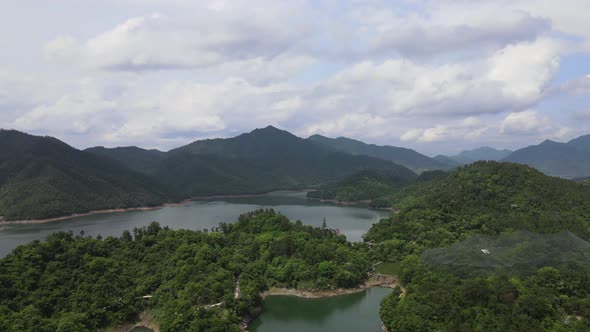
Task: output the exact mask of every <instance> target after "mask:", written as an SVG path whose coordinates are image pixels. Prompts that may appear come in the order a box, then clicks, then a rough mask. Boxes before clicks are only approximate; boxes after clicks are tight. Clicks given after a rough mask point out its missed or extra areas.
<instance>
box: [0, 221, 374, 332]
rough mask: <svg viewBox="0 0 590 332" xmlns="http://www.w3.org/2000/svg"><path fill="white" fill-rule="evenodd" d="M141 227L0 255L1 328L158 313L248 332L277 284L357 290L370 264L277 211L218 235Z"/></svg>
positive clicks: (91, 326) (327, 233) (186, 325)
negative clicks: (265, 294)
mask: <svg viewBox="0 0 590 332" xmlns="http://www.w3.org/2000/svg"><path fill="white" fill-rule="evenodd" d="M132 233H133V237H131V234H130V233H129V232H126V233H124V234H123V236H122V237H121V238H113V237H108V238H106V239H96V238H90V237H83V236H74V235H73V234H72V233H63V232H62V233H56V234H53V235H51V236H50V237H48V238H47V240H46V241H44V242H38V241H35V242H32V243H29V244H27V245H24V246H20V247H17V248H16V249H15V250H14V251H13V252H12V253H11V254H9V255H8V256H7V257H5V258H3V259H2V260H0V303H1V305H0V327H1V328H2V330H3V331H84V330H96V329H98V328H104V327H109V326H114V325H118V324H122V323H126V322H130V321H133V320H134V319H136V318H137V316H138V314H139V313H141V312H143V311H150V312H152V313H153V315H154V316H155V319H156V320H157V321H158V322H159V323H160V330H161V331H224V332H225V331H239V326H238V325H239V322H240V321H241V319H242V318H244V317H246V316H250V315H252V314H253V312H254V310H255V309H256V308H257V307H259V306H260V304H261V298H260V293H261V292H262V291H264V290H266V289H268V288H269V287H291V288H302V287H311V288H326V289H332V288H336V287H355V286H357V285H359V284H360V283H362V282H364V281H365V279H366V277H367V272H368V271H369V270H370V268H371V264H370V263H369V260H368V258H367V254H366V252H365V251H366V247H364V246H362V245H354V244H350V243H348V242H347V241H346V239H345V237H344V236H342V235H337V233H336V232H335V231H333V230H330V229H327V228H313V227H311V226H304V225H302V224H301V223H300V222H297V223H291V222H290V221H289V220H288V219H287V218H286V217H284V216H282V215H280V214H276V213H275V212H274V211H272V210H260V211H255V212H252V213H248V214H245V215H242V216H240V217H239V220H238V221H237V222H235V223H233V224H225V223H222V224H220V225H219V227H218V228H217V229H214V230H213V231H211V232H200V231H188V230H170V229H168V228H161V227H160V226H159V225H158V224H157V223H152V224H150V225H149V226H148V227H145V228H140V229H134V230H133V232H132ZM238 280H239V283H240V297H239V298H237V299H235V298H234V289H235V287H236V283H237V281H238ZM145 295H152V296H153V297H151V298H145V299H144V298H142V297H143V296H145ZM219 302H221V305H219V306H215V307H211V308H206V307H205V306H206V305H208V304H215V303H219Z"/></svg>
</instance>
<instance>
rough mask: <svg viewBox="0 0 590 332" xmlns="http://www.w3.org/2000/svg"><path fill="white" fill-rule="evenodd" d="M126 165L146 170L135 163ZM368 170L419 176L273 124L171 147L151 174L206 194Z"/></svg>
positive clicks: (297, 184)
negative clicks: (236, 134)
mask: <svg viewBox="0 0 590 332" xmlns="http://www.w3.org/2000/svg"><path fill="white" fill-rule="evenodd" d="M108 151H109V150H107V151H106V152H108ZM143 153H144V154H147V153H148V152H147V151H145V150H144V151H143ZM115 157H116V156H114V157H113V158H115ZM125 164H126V165H128V166H129V167H133V168H134V169H136V170H138V171H141V169H139V168H138V167H137V166H136V165H135V163H133V162H129V161H127V162H125ZM365 169H380V170H387V171H389V172H392V173H394V174H396V175H397V176H399V177H400V178H403V179H411V178H413V177H415V174H414V173H413V172H412V171H410V170H409V169H407V168H405V167H403V166H399V165H396V164H394V163H392V162H389V161H386V160H382V159H378V158H373V157H368V156H353V155H350V154H346V153H342V152H336V151H332V150H330V149H327V148H325V147H322V146H319V145H317V144H314V143H313V142H310V141H307V140H304V139H302V138H299V137H297V136H295V135H292V134H290V133H288V132H286V131H283V130H279V129H277V128H274V127H271V126H269V127H266V128H263V129H256V130H254V131H252V132H250V133H246V134H242V135H239V136H237V137H233V138H227V139H207V140H201V141H196V142H194V143H191V144H188V145H186V146H183V147H180V148H178V149H174V150H171V151H169V152H167V153H166V155H165V157H164V158H162V159H161V160H160V161H159V162H158V165H157V166H156V167H155V168H153V170H152V171H151V172H150V173H148V174H150V175H152V176H154V177H155V178H157V179H158V180H159V181H161V182H163V183H166V184H168V185H169V186H171V187H172V188H173V189H174V191H175V192H177V193H180V194H182V195H185V196H199V195H203V196H204V195H215V194H244V193H258V192H265V191H271V190H276V189H301V188H308V187H316V186H318V185H320V184H323V183H327V182H330V181H334V180H338V179H341V178H343V177H345V176H348V175H350V174H352V173H354V172H356V171H359V170H365Z"/></svg>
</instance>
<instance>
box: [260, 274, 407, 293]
mask: <svg viewBox="0 0 590 332" xmlns="http://www.w3.org/2000/svg"><path fill="white" fill-rule="evenodd" d="M397 286H400V287H401V284H400V282H399V279H398V278H397V277H396V276H389V275H384V274H372V275H371V276H370V277H369V279H368V280H367V281H366V282H365V283H364V284H362V285H360V286H358V287H354V288H336V289H333V290H307V289H295V288H271V289H269V290H267V291H264V292H262V294H261V296H262V298H263V299H265V298H267V297H269V296H295V297H300V298H304V299H320V298H326V297H334V296H340V295H348V294H355V293H360V292H363V291H365V290H367V289H369V288H373V287H383V288H395V287H397Z"/></svg>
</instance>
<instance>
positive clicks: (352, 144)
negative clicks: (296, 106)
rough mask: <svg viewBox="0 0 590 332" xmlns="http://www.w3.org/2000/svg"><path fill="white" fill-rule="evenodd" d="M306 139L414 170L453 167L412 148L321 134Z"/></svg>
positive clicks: (337, 149) (341, 150) (334, 148)
mask: <svg viewBox="0 0 590 332" xmlns="http://www.w3.org/2000/svg"><path fill="white" fill-rule="evenodd" d="M308 140H309V141H312V142H316V143H318V144H321V145H323V146H326V147H329V148H331V149H333V150H335V151H340V152H345V153H348V154H352V155H364V156H371V157H375V158H380V159H384V160H390V161H393V162H394V163H396V164H399V165H402V166H405V167H407V168H409V169H411V170H413V171H415V172H422V171H426V170H435V169H449V168H452V167H453V165H449V164H448V163H444V162H440V161H438V160H435V159H433V158H430V157H427V156H425V155H423V154H420V153H418V152H416V151H414V150H412V149H406V148H400V147H395V146H389V145H385V146H379V145H375V144H366V143H363V142H361V141H357V140H353V139H350V138H346V137H338V138H328V137H325V136H321V135H313V136H310V137H309V138H308Z"/></svg>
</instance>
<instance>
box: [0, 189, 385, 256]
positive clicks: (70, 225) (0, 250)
mask: <svg viewBox="0 0 590 332" xmlns="http://www.w3.org/2000/svg"><path fill="white" fill-rule="evenodd" d="M261 208H272V209H274V210H275V211H278V212H280V213H282V214H283V215H285V216H287V217H289V218H290V219H291V220H292V221H295V220H301V221H302V222H303V223H304V224H308V225H314V226H321V224H322V220H323V219H324V218H326V223H327V225H328V227H330V228H336V229H339V230H340V232H341V233H342V234H344V235H346V237H347V238H348V240H350V241H361V240H362V235H363V234H364V233H366V232H367V231H368V230H369V228H370V227H371V225H372V224H374V223H376V222H378V221H379V219H381V218H384V217H386V216H388V215H389V212H386V211H378V210H370V209H367V208H365V207H354V206H339V205H334V204H329V203H321V202H319V201H314V200H308V199H307V198H306V193H305V192H292V191H278V192H272V193H269V194H266V195H262V196H256V197H241V198H223V199H215V200H202V201H191V202H189V203H188V204H187V205H186V206H181V207H164V208H162V209H159V210H150V211H128V212H121V213H109V214H95V215H90V216H84V217H76V218H71V219H67V220H61V221H55V222H49V223H44V224H15V225H2V226H0V257H3V256H6V255H7V254H8V253H9V252H10V251H11V250H12V249H14V248H15V247H16V246H18V245H20V244H25V243H27V242H30V241H33V240H43V239H45V237H47V235H49V234H51V233H54V232H59V231H69V230H71V231H73V232H74V234H78V233H80V231H84V233H85V234H86V235H92V236H96V235H102V236H103V237H104V236H109V235H111V236H120V235H121V233H122V232H123V231H124V230H132V229H133V228H134V227H143V226H147V225H148V224H149V223H150V222H152V221H157V222H159V223H160V225H162V226H168V227H170V228H173V229H180V228H184V229H193V230H202V229H211V228H212V227H217V226H218V224H219V223H220V222H222V221H223V222H233V221H236V220H237V218H238V216H239V215H240V214H242V213H246V212H249V211H252V210H256V209H261Z"/></svg>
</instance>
